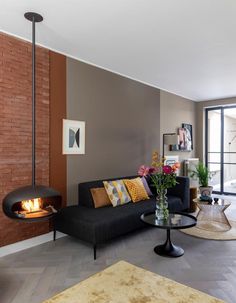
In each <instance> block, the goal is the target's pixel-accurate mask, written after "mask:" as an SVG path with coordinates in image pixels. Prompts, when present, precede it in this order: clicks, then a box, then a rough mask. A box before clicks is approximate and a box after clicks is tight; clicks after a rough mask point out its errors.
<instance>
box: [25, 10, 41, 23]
mask: <svg viewBox="0 0 236 303" xmlns="http://www.w3.org/2000/svg"><path fill="white" fill-rule="evenodd" d="M24 16H25V18H26V19H27V20H29V21H31V22H33V21H34V22H41V21H43V17H42V16H41V15H40V14H37V13H33V12H27V13H25V14H24Z"/></svg>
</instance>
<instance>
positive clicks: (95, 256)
mask: <svg viewBox="0 0 236 303" xmlns="http://www.w3.org/2000/svg"><path fill="white" fill-rule="evenodd" d="M93 259H94V260H96V259H97V245H96V244H94V245H93Z"/></svg>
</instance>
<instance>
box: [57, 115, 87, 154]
mask: <svg viewBox="0 0 236 303" xmlns="http://www.w3.org/2000/svg"><path fill="white" fill-rule="evenodd" d="M62 141H63V143H62V153H63V155H76V154H77V155H79V154H85V122H84V121H75V120H67V119H63V140H62Z"/></svg>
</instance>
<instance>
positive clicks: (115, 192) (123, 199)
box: [103, 180, 131, 207]
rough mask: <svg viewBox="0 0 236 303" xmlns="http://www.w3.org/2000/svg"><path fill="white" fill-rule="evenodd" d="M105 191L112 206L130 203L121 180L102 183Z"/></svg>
mask: <svg viewBox="0 0 236 303" xmlns="http://www.w3.org/2000/svg"><path fill="white" fill-rule="evenodd" d="M103 184H104V187H105V190H106V192H107V194H108V197H109V199H110V201H111V203H112V205H113V206H114V207H115V206H118V205H122V204H125V203H128V202H130V201H131V199H130V196H129V194H128V192H127V190H126V188H125V184H124V182H123V181H122V180H115V181H103Z"/></svg>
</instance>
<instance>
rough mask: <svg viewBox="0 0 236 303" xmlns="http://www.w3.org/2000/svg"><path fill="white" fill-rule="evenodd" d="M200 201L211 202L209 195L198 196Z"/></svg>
mask: <svg viewBox="0 0 236 303" xmlns="http://www.w3.org/2000/svg"><path fill="white" fill-rule="evenodd" d="M199 199H200V200H201V201H203V202H208V203H209V204H211V203H212V201H213V200H212V198H211V197H209V196H200V198H199Z"/></svg>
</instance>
